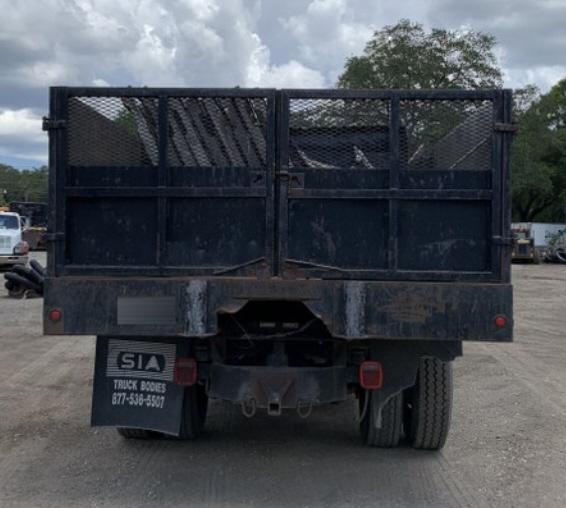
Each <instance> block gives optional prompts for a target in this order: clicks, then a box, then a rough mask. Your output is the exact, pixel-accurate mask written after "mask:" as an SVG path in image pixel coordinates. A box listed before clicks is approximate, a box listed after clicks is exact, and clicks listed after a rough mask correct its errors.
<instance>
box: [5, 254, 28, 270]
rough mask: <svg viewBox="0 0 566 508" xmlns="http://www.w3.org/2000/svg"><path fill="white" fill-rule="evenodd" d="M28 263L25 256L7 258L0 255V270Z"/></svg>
mask: <svg viewBox="0 0 566 508" xmlns="http://www.w3.org/2000/svg"><path fill="white" fill-rule="evenodd" d="M27 262H28V257H27V256H7V255H4V254H2V255H0V269H2V268H10V267H11V266H14V265H25V264H27Z"/></svg>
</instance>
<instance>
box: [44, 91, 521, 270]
mask: <svg viewBox="0 0 566 508" xmlns="http://www.w3.org/2000/svg"><path fill="white" fill-rule="evenodd" d="M51 116H52V119H53V120H54V121H55V122H56V123H57V122H59V125H58V126H57V127H54V128H55V129H56V130H54V131H52V134H53V135H52V136H51V138H50V142H51V145H50V146H51V165H52V167H51V170H52V171H51V175H52V182H51V183H52V189H54V190H53V196H54V199H55V202H56V203H57V205H56V207H57V214H56V217H54V220H52V223H51V225H50V229H51V231H52V232H54V233H55V236H56V237H57V238H59V239H64V240H58V243H56V249H55V250H56V256H55V257H54V258H53V259H54V260H55V261H54V262H56V263H57V265H58V267H59V271H60V273H89V269H90V272H91V273H100V270H101V267H102V269H103V270H108V271H111V272H112V273H124V274H128V273H141V274H158V275H168V274H179V273H180V274H187V275H219V274H229V275H238V276H254V277H257V276H262V277H263V276H270V275H277V276H286V277H297V276H298V277H303V278H309V277H324V278H350V279H352V278H353V279H356V278H362V279H394V280H395V279H407V278H413V279H418V280H454V279H463V278H466V277H468V278H470V279H473V280H476V279H482V280H499V278H500V277H501V275H502V274H504V273H506V269H505V268H504V263H505V259H506V258H505V256H507V251H506V250H505V249H506V247H505V236H506V234H507V233H506V230H507V228H508V225H507V222H508V213H509V176H508V169H507V166H508V164H509V157H508V155H509V154H508V152H509V143H510V136H509V135H507V134H506V131H505V128H506V125H507V124H506V122H509V120H510V94H509V92H503V91H477V92H464V91H454V90H452V91H396V90H377V91H353V90H350V91H349V90H282V91H276V90H260V89H223V90H220V89H199V90H197V89H187V90H184V89H148V88H143V89H134V88H120V89H117V88H54V89H53V90H52V96H51ZM60 124H63V127H61V125H60ZM498 125H503V130H501V129H500V127H498ZM507 257H508V256H507Z"/></svg>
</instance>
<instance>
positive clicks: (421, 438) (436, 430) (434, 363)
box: [404, 358, 453, 450]
mask: <svg viewBox="0 0 566 508" xmlns="http://www.w3.org/2000/svg"><path fill="white" fill-rule="evenodd" d="M452 393H453V383H452V362H443V361H442V360H439V359H438V358H421V360H420V363H419V369H418V373H417V381H416V383H415V385H414V386H413V387H412V388H411V389H409V390H408V391H407V394H406V406H405V415H404V424H405V434H406V435H407V437H408V441H409V442H410V443H411V445H412V446H413V448H416V449H419V450H440V449H441V448H442V447H443V446H444V444H445V443H446V438H447V437H448V430H449V428H450V418H451V414H452Z"/></svg>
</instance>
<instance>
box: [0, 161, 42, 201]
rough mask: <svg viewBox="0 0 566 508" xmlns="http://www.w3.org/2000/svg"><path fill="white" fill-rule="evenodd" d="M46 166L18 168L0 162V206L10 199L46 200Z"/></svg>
mask: <svg viewBox="0 0 566 508" xmlns="http://www.w3.org/2000/svg"><path fill="white" fill-rule="evenodd" d="M47 174H48V170H47V167H46V166H42V167H40V168H35V169H24V170H18V169H16V168H13V167H11V166H7V165H4V164H0V206H7V205H9V204H10V203H11V202H12V201H38V202H46V201H47Z"/></svg>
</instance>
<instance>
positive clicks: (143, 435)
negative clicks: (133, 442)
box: [116, 427, 155, 439]
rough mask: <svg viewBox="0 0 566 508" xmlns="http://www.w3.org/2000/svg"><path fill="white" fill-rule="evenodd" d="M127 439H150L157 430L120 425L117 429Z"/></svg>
mask: <svg viewBox="0 0 566 508" xmlns="http://www.w3.org/2000/svg"><path fill="white" fill-rule="evenodd" d="M116 430H117V431H118V434H120V435H121V436H122V437H123V438H125V439H150V438H152V437H153V436H154V435H155V432H152V431H150V430H145V429H132V428H130V427H118V428H117V429H116Z"/></svg>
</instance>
